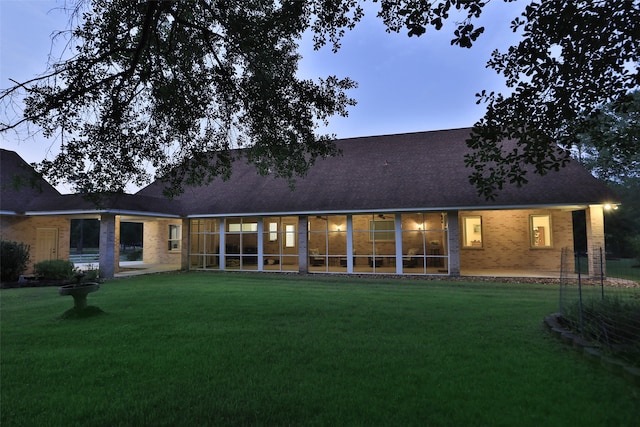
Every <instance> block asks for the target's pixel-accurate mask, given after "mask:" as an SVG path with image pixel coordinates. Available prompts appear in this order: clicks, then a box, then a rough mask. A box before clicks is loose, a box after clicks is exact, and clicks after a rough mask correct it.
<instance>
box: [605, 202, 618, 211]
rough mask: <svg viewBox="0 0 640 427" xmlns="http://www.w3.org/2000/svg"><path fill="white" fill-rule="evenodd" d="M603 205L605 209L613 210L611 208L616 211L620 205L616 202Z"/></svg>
mask: <svg viewBox="0 0 640 427" xmlns="http://www.w3.org/2000/svg"><path fill="white" fill-rule="evenodd" d="M603 207H604V210H605V211H611V210H614V211H615V210H616V209H618V205H616V204H614V203H605V204H604V206H603Z"/></svg>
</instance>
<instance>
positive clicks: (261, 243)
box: [256, 218, 264, 271]
mask: <svg viewBox="0 0 640 427" xmlns="http://www.w3.org/2000/svg"><path fill="white" fill-rule="evenodd" d="M257 249H258V250H257V251H256V256H257V257H258V260H257V261H258V271H262V270H264V218H258V248H257Z"/></svg>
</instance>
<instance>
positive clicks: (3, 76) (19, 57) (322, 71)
mask: <svg viewBox="0 0 640 427" xmlns="http://www.w3.org/2000/svg"><path fill="white" fill-rule="evenodd" d="M64 3H65V2H64V0H0V88H2V89H5V88H7V87H9V86H11V85H12V83H11V81H10V80H9V79H14V80H18V81H23V80H27V79H30V78H33V77H35V76H37V75H38V74H40V73H42V72H44V71H45V69H46V64H47V59H48V55H49V53H50V52H51V38H50V37H51V34H52V33H53V32H54V31H56V30H61V29H64V28H65V27H66V24H67V20H68V16H67V15H66V14H64V13H63V12H61V11H60V10H56V8H59V7H60V6H62V5H64ZM526 3H528V2H523V1H520V2H515V3H504V2H503V1H501V0H493V1H492V2H491V3H489V5H488V6H487V8H486V9H485V13H484V14H483V17H482V19H481V20H480V21H478V22H479V23H480V24H482V25H485V27H486V29H485V33H484V34H483V35H482V36H481V37H480V39H479V40H478V41H477V42H476V44H475V45H474V47H473V48H471V49H462V48H459V47H455V46H451V45H450V40H451V38H452V35H453V29H454V24H453V22H454V20H455V19H456V18H455V16H452V17H453V18H454V19H451V20H450V22H449V23H448V25H447V26H445V28H444V29H443V30H441V31H439V32H438V31H435V30H433V29H429V30H428V31H427V33H426V34H425V35H423V36H422V37H419V38H416V37H412V38H409V37H407V36H406V34H388V33H386V32H385V30H384V26H383V24H382V22H381V21H380V20H379V19H378V18H376V17H375V12H376V11H377V7H378V6H377V4H373V5H369V3H365V6H367V8H368V9H371V10H369V13H368V16H366V17H365V20H364V21H363V22H361V23H360V24H359V25H358V26H357V27H356V29H355V30H353V31H351V32H348V33H347V34H346V36H345V37H344V39H343V42H342V48H341V49H340V51H339V52H338V53H336V54H334V53H332V52H331V49H330V48H328V47H325V48H323V49H321V50H320V51H313V49H312V45H311V42H310V38H304V39H303V40H302V41H301V53H302V55H303V60H302V61H301V64H300V75H301V76H303V77H305V78H314V79H316V78H319V77H326V76H328V75H332V74H335V75H337V76H338V77H347V76H348V77H351V78H352V79H354V80H356V81H357V82H358V84H359V87H358V89H355V90H353V91H351V92H350V93H349V94H350V96H352V97H354V98H356V100H357V101H358V105H357V106H356V107H353V108H351V109H350V113H349V117H348V118H334V119H333V120H332V122H331V124H330V126H329V127H328V128H327V129H326V131H327V132H329V133H334V134H336V135H337V136H338V137H339V138H346V137H355V136H368V135H381V134H394V133H404V132H415V131H424V130H437V129H451V128H459V127H466V126H471V125H473V123H474V122H475V121H476V120H478V119H479V118H480V117H482V115H483V113H484V106H482V105H476V104H475V100H476V99H475V96H474V94H475V93H477V92H479V91H481V90H482V89H486V90H488V91H491V90H495V91H502V90H504V89H505V88H504V84H503V81H504V80H503V78H501V77H500V76H498V75H497V74H496V73H495V72H494V71H492V70H489V69H486V68H485V64H486V61H487V60H488V59H489V57H490V53H491V52H492V51H493V50H494V49H496V48H497V49H499V50H501V51H504V50H506V49H507V47H508V46H509V45H510V44H512V43H514V41H515V40H517V38H516V36H514V34H513V33H512V32H511V30H510V29H509V23H510V22H511V20H512V19H513V18H515V17H516V16H517V15H518V14H519V13H520V11H521V10H522V9H523V8H524V6H525V4H526ZM61 47H62V45H61V44H60V43H59V44H58V45H57V46H55V48H54V51H55V50H56V49H58V50H59V49H60V48H61ZM0 113H2V114H4V112H0ZM0 138H1V145H2V148H6V149H10V150H14V151H16V152H18V153H19V154H20V155H21V156H22V157H23V158H24V159H25V160H26V161H28V162H37V161H40V160H42V159H44V158H45V157H47V158H51V157H52V155H53V153H55V151H56V148H57V144H56V142H55V141H51V140H44V139H43V138H41V137H34V138H26V140H24V141H21V138H22V139H24V135H22V136H21V137H19V136H17V135H15V134H12V133H8V134H3V135H0Z"/></svg>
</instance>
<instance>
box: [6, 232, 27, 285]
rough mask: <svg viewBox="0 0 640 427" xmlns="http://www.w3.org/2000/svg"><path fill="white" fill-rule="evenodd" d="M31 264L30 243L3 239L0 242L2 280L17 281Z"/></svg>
mask: <svg viewBox="0 0 640 427" xmlns="http://www.w3.org/2000/svg"><path fill="white" fill-rule="evenodd" d="M28 264H29V245H25V244H24V243H18V242H9V241H6V240H3V241H2V242H0V280H1V281H3V282H15V281H16V280H18V278H19V277H20V275H21V274H22V273H24V272H25V270H26V269H27V265H28Z"/></svg>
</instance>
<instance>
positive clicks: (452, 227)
mask: <svg viewBox="0 0 640 427" xmlns="http://www.w3.org/2000/svg"><path fill="white" fill-rule="evenodd" d="M447 239H448V245H447V246H448V249H449V276H459V275H460V226H459V222H458V211H449V212H447Z"/></svg>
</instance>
